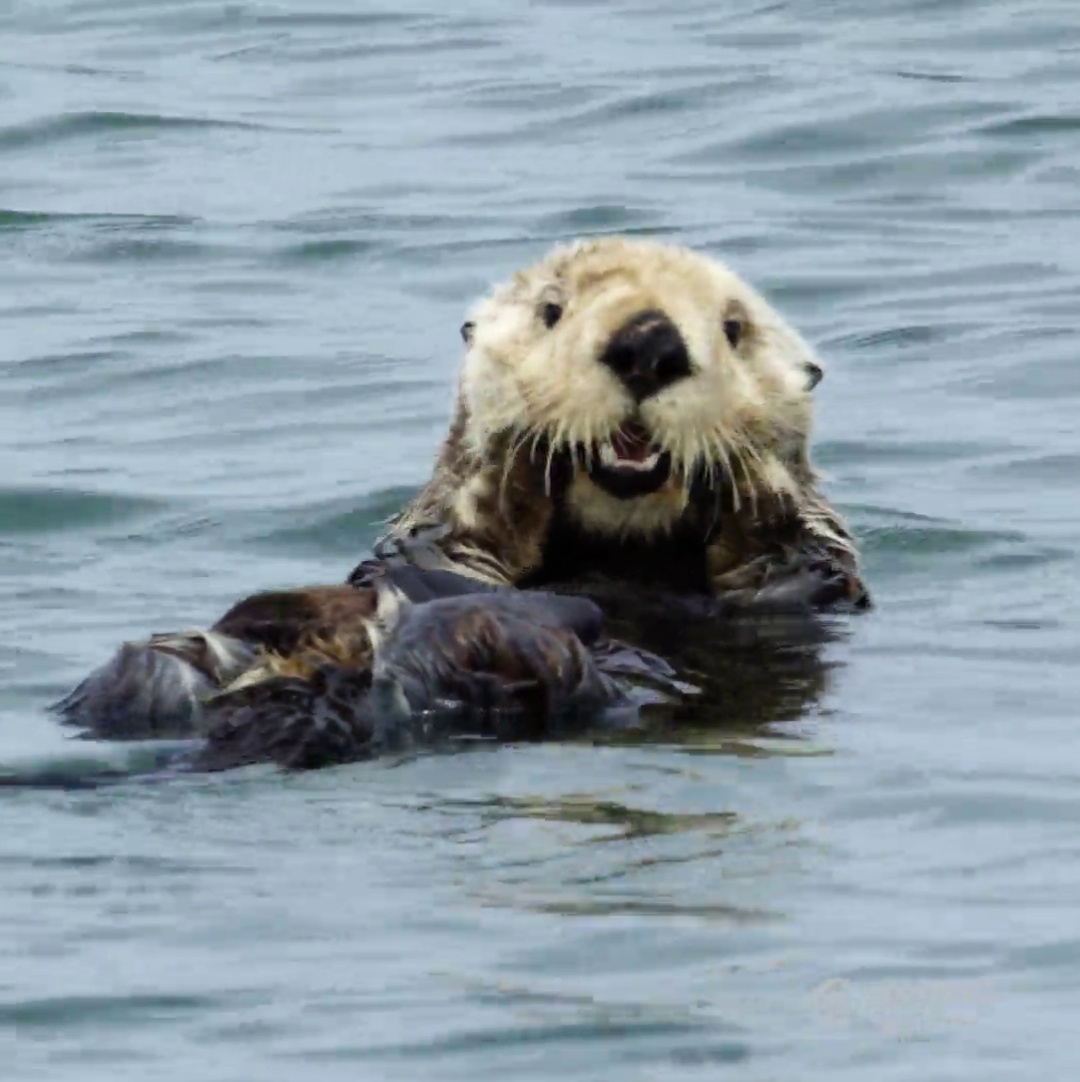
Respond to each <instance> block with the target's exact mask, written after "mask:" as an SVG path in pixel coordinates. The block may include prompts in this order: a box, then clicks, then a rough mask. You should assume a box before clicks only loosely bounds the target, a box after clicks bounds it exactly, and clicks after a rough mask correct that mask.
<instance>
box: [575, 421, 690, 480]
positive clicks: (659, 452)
mask: <svg viewBox="0 0 1080 1082" xmlns="http://www.w3.org/2000/svg"><path fill="white" fill-rule="evenodd" d="M670 475H671V455H670V454H668V452H667V451H665V450H663V449H662V448H660V447H657V446H656V444H654V443H653V442H652V439H651V438H650V436H649V433H648V431H646V429H645V428H644V427H643V426H642V425H640V424H638V423H637V422H636V421H630V422H628V423H627V424H624V425H623V426H622V427H621V428H619V429H618V430H617V431H616V432H614V433H612V436H611V439H609V440H608V441H607V442H606V443H602V444H601V445H600V447H599V449H598V450H597V451H595V452H594V453H593V455H592V456H591V459H590V461H589V476H590V477H591V478H592V479H593V481H595V482H596V483H597V484H598V485H599V486H600V487H601V488H602V489H604V491H605V492H608V493H610V494H611V495H612V496H618V497H619V498H621V499H630V498H631V497H633V496H645V495H648V493H650V492H655V491H656V490H657V489H658V488H660V487H661V486H662V485H663V484H664V482H665V481H667V479H668V477H669V476H670Z"/></svg>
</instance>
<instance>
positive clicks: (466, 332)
mask: <svg viewBox="0 0 1080 1082" xmlns="http://www.w3.org/2000/svg"><path fill="white" fill-rule="evenodd" d="M475 330H476V324H475V323H473V321H472V320H469V322H468V323H462V325H461V340H462V342H464V343H465V345H467V346H471V345H472V336H473V331H475Z"/></svg>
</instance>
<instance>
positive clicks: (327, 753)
mask: <svg viewBox="0 0 1080 1082" xmlns="http://www.w3.org/2000/svg"><path fill="white" fill-rule="evenodd" d="M461 335H462V338H463V340H464V343H465V358H464V363H463V365H462V368H461V373H460V378H459V381H458V387H457V392H456V396H455V400H454V407H453V416H452V420H451V424H450V429H449V432H448V435H447V436H446V439H445V441H444V442H443V444H442V446H441V448H440V450H439V452H438V456H437V459H436V462H435V466H434V469H433V472H432V475H431V477H430V479H429V480H428V482H427V483H426V484H425V485H424V487H423V488H422V489H421V491H420V492H419V494H418V495H417V496H416V498H415V499H414V500H413V501H412V502H411V503H410V504H409V505H408V506H407V507H405V508H404V509H403V510H402V511H401V512H400V513H399V514H398V515H397V516H395V517H394V518H393V519H391V521H390V523H389V527H388V530H387V532H386V534H385V536H384V537H383V538H382V539H381V540H380V541H379V542H378V543H377V545H376V546H375V556H374V558H373V559H369V560H366V561H364V562H363V563H362V564H360V565H359V567H358V568H357V569H355V570H354V572H353V573H352V574H351V575H350V577H349V579H348V582H347V583H346V584H343V585H340V586H319V587H309V588H301V589H295V590H283V591H275V592H270V593H265V594H257V595H254V596H252V597H250V598H246V599H244V600H243V601H241V602H239V603H238V604H237V605H235V606H233V608H232V609H230V610H229V612H227V613H226V614H225V615H224V616H223V617H222V618H221V619H220V620H218V621H217V623H216V624H215V625H213V627H212V628H211V629H210V630H208V631H191V632H185V633H179V634H169V635H155V636H153V637H151V638H150V639H148V640H147V641H145V642H143V643H127V644H125V645H124V646H122V647H121V648H120V650H119V651H118V653H117V654H116V655H115V656H114V657H113V658H112V659H111V660H110V661H109V662H108V663H107V664H106V665H105V666H103V667H102V668H101V669H99V670H97V671H96V672H95V673H93V674H91V675H90V676H89V677H88V678H87V679H86V680H85V681H84V682H83V683H82V684H81V685H80V686H79V687H78V688H76V689H75V691H73V692H72V693H71V694H70V695H69V696H67V697H66V698H65V699H64V700H62V701H61V702H60V703H58V704H56V707H55V708H54V709H55V710H56V711H57V713H59V715H60V716H61V717H62V718H63V719H64V720H65V721H66V722H68V723H69V724H71V725H74V726H77V727H78V728H80V729H81V730H82V731H83V732H84V733H86V734H87V735H90V736H94V737H98V738H121V739H131V738H137V737H140V736H142V737H148V736H165V735H168V736H176V735H181V736H201V737H204V738H205V745H204V747H203V749H202V751H201V752H200V753H198V754H197V755H196V756H195V757H194V759H193V760H192V762H193V765H195V766H197V767H200V768H202V769H225V768H228V767H231V766H237V765H243V764H246V763H252V762H260V761H270V762H277V763H280V764H282V765H284V766H290V767H315V766H324V765H330V764H333V763H339V762H345V761H350V760H354V759H360V758H366V757H369V756H370V755H372V754H376V753H377V752H378V751H379V750H382V749H385V748H389V747H399V746H401V744H402V741H403V740H404V739H405V737H406V736H407V738H408V739H407V741H406V742H407V743H411V744H416V743H425V742H428V743H430V742H432V741H433V740H437V739H439V738H440V737H445V736H447V735H452V736H455V737H458V738H461V737H468V736H483V737H487V738H495V739H505V740H520V739H540V738H544V737H549V736H552V735H556V734H558V733H563V732H566V731H567V729H566V728H565V724H564V723H565V722H566V720H567V719H573V726H576V727H577V729H579V730H580V729H581V728H582V727H585V726H588V725H590V724H594V723H597V722H598V720H599V718H600V717H601V715H602V714H603V713H604V711H605V710H606V709H609V708H611V707H612V706H618V705H625V704H626V703H627V702H628V701H632V695H630V694H629V692H630V691H631V690H632V687H633V686H634V685H635V683H636V681H635V675H636V676H644V677H645V679H646V682H647V683H651V684H652V686H654V687H655V686H662V687H664V688H665V689H666V691H667V693H669V694H675V689H678V688H683V687H685V685H684V684H683V683H682V682H681V681H680V680H679V679H678V665H677V664H676V668H675V669H674V670H673V669H671V668H670V667H669V665H668V664H667V662H666V661H665V660H664V659H663V658H662V657H661V656H658V655H657V654H654V653H651V652H649V651H648V650H647V649H645V648H636V647H635V645H634V643H633V642H630V641H623V642H613V641H612V640H611V639H610V637H609V636H606V635H605V634H604V632H603V630H602V620H603V618H602V611H601V610H603V609H604V607H605V606H604V602H603V598H604V597H605V596H608V597H610V596H612V585H613V584H614V586H615V588H616V589H615V592H616V594H617V595H618V599H619V604H618V606H617V607H618V608H619V610H620V612H621V613H622V614H623V616H625V611H624V610H625V608H626V605H627V604H628V603H629V604H631V605H632V603H633V599H634V597H635V596H639V595H640V597H641V598H643V599H644V598H646V597H647V598H648V599H649V605H650V606H652V608H653V609H654V610H655V608H656V606H657V604H658V603H659V605H660V607H661V609H662V610H668V611H670V612H672V613H678V612H680V611H682V609H683V608H684V607H685V606H687V605H690V606H691V607H693V606H694V605H696V606H697V609H696V611H698V612H701V611H704V610H707V611H708V619H709V621H711V622H712V625H713V626H714V627H715V628H723V629H726V630H725V632H724V634H721V635H719V636H718V637H717V639H716V651H724V650H725V649H728V648H731V644H733V643H735V642H741V641H744V640H745V632H744V631H740V632H739V633H738V634H737V635H735V636H734V637H732V634H730V632H731V629H732V628H734V627H736V626H739V627H742V628H745V627H746V626H747V621H751V622H752V621H755V620H766V621H767V620H769V619H774V618H775V617H776V616H777V615H779V614H799V615H801V616H806V615H807V614H812V613H815V612H823V611H826V610H837V609H845V610H856V609H863V608H866V607H868V606H869V604H870V599H869V594H868V592H867V590H866V587H865V586H864V584H863V582H862V579H861V577H860V574H859V569H858V558H857V550H856V545H855V542H854V540H853V538H852V536H851V534H850V532H849V530H848V528H847V526H846V524H845V523H844V521H843V519H842V518H841V516H840V515H839V514H837V512H836V511H835V510H834V509H833V508H832V507H831V506H830V504H829V503H828V502H827V500H826V499H825V497H824V496H823V495H822V493H821V490H820V486H819V481H818V477H817V475H816V473H815V471H814V469H813V467H812V465H811V461H810V452H809V446H810V437H811V422H812V415H813V392H814V388H815V387H816V386H817V384H818V383H819V382H820V380H821V379H822V376H823V373H824V368H823V366H822V364H821V362H820V360H819V359H818V358H817V357H816V356H815V354H814V352H813V350H812V349H811V348H810V346H809V345H808V344H807V343H806V342H805V341H804V340H803V338H802V337H800V335H799V334H798V333H797V332H796V331H795V330H794V329H793V328H792V327H791V326H790V325H789V324H788V323H787V322H786V321H785V320H784V319H783V318H782V317H781V316H780V315H779V314H778V313H777V311H776V310H775V309H774V308H773V307H772V306H771V305H770V304H769V303H768V302H767V301H766V300H765V299H764V298H763V297H762V296H761V295H760V294H759V293H757V292H756V291H755V290H753V289H752V288H751V287H750V286H749V285H748V284H747V283H746V282H744V281H743V280H742V279H741V278H740V277H738V276H737V275H736V274H735V273H734V272H732V271H731V270H729V269H728V268H727V267H725V266H724V265H723V264H722V263H720V262H718V261H717V260H715V259H713V258H711V257H709V256H707V255H705V254H702V253H699V252H695V251H692V250H690V249H688V248H684V247H679V246H674V245H667V244H661V243H657V242H653V241H645V240H637V239H626V238H619V237H602V238H595V239H587V240H582V241H578V242H575V243H571V244H566V245H562V246H559V247H556V248H555V249H554V250H553V251H551V252H550V253H549V254H548V255H547V256H546V257H545V258H544V259H542V260H541V261H540V262H538V263H537V264H535V265H534V266H532V267H530V268H528V269H525V270H522V271H520V272H518V273H517V274H515V275H514V276H513V277H512V278H511V279H510V280H509V281H508V282H506V283H504V284H502V285H500V286H498V287H496V288H495V289H494V290H493V291H492V292H491V293H490V294H489V295H488V296H486V297H485V298H483V299H482V300H480V301H479V302H478V303H477V304H476V305H475V307H474V308H473V309H472V311H471V312H470V313H469V314H468V318H467V320H466V322H465V323H464V324H463V326H462V328H461ZM574 593H580V594H582V595H591V596H593V597H595V598H596V599H597V600H599V601H600V608H597V607H596V606H595V605H594V604H593V603H592V602H590V601H588V600H586V599H585V597H584V596H583V597H582V598H578V599H575V598H572V597H567V596H562V595H566V594H574ZM658 598H659V599H660V600H659V602H658V601H657V599H658ZM620 634H623V635H625V636H626V637H627V638H628V639H632V638H633V637H634V628H633V622H632V621H630V622H629V623H627V621H626V620H625V619H623V620H622V623H621V624H620ZM725 643H727V644H728V645H727V646H725V645H724V644H725ZM667 645H670V644H667ZM677 651H678V647H676V652H677ZM661 652H663V653H667V652H668V651H666V650H662V651H661ZM695 657H696V658H697V661H696V663H695V666H694V674H695V680H694V681H691V683H695V682H696V684H697V685H698V688H699V691H700V690H701V685H702V684H703V679H702V677H703V674H702V671H701V661H700V651H697V652H695ZM717 659H718V661H719V660H721V659H720V658H719V656H718V655H717ZM674 660H676V661H677V659H674ZM741 671H742V672H743V673H744V674H745V672H746V671H747V670H746V669H745V667H744V669H743V670H741ZM632 674H633V675H632ZM731 678H732V670H730V668H729V669H727V670H726V677H725V679H726V680H728V681H729V682H730V680H731ZM704 683H705V684H706V685H707V684H708V680H707V678H706V679H705V680H704ZM813 683H814V681H813V680H811V681H809V684H808V686H810V685H811V684H813ZM729 690H730V689H729ZM733 720H737V719H733Z"/></svg>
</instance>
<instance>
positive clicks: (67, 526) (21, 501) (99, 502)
mask: <svg viewBox="0 0 1080 1082" xmlns="http://www.w3.org/2000/svg"><path fill="white" fill-rule="evenodd" d="M166 506H167V505H166V504H165V503H163V502H161V501H158V500H150V499H146V498H142V497H133V496H124V495H121V494H119V493H110V492H80V491H78V490H75V489H70V488H47V487H41V486H39V487H33V488H29V487H28V488H6V489H0V536H5V535H7V536H19V535H25V534H47V533H53V532H56V531H66V530H73V529H74V530H81V529H88V528H92V527H103V526H110V525H114V524H116V523H120V522H129V521H134V520H137V519H139V518H145V517H147V516H149V515H151V514H154V513H156V512H159V511H161V510H163V509H164V508H165V507H166Z"/></svg>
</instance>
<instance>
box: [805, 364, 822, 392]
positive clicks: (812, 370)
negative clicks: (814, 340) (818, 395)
mask: <svg viewBox="0 0 1080 1082" xmlns="http://www.w3.org/2000/svg"><path fill="white" fill-rule="evenodd" d="M824 375H825V369H824V368H822V367H821V365H820V364H814V362H813V361H807V362H806V382H807V383H808V384H809V385H810V386H809V387H808V388H807V389H808V390H811V391H812V390H813V389H814V388H815V387H816V386H817V385H818V384H819V383H820V382H821V377H822V376H824Z"/></svg>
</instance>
